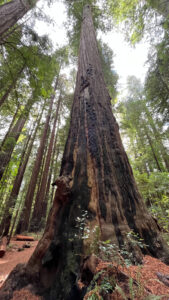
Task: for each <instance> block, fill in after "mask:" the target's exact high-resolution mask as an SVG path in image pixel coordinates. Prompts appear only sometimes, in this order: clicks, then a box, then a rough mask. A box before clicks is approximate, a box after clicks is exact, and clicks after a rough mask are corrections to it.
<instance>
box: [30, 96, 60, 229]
mask: <svg viewBox="0 0 169 300" xmlns="http://www.w3.org/2000/svg"><path fill="white" fill-rule="evenodd" d="M60 103H61V97H59V99H58V103H57V109H56V114H55V119H54V123H53V129H52V133H51V137H50V142H49V147H48V151H47V156H46V161H45V166H44V170H43V176H42V180H41V183H40V189H39V191H38V193H37V195H36V200H35V206H34V211H33V216H32V220H31V222H33V224H35V225H36V226H35V228H36V230H37V231H38V230H39V229H40V221H41V218H42V211H43V207H44V201H45V195H46V188H47V179H48V173H49V167H50V160H51V156H52V151H53V144H54V137H55V131H56V123H57V120H58V114H59V108H60ZM34 230H35V229H34Z"/></svg>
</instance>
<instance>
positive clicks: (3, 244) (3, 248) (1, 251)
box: [0, 236, 7, 257]
mask: <svg viewBox="0 0 169 300" xmlns="http://www.w3.org/2000/svg"><path fill="white" fill-rule="evenodd" d="M6 246H7V237H6V236H4V237H3V238H2V240H1V244H0V257H3V256H4V255H5V252H6Z"/></svg>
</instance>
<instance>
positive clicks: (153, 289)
mask: <svg viewBox="0 0 169 300" xmlns="http://www.w3.org/2000/svg"><path fill="white" fill-rule="evenodd" d="M37 243H38V241H32V242H24V241H16V240H14V239H13V240H11V243H10V245H9V247H8V248H7V251H6V253H5V255H4V257H3V258H0V287H1V286H2V284H3V282H4V281H5V279H6V278H7V276H8V275H9V273H10V272H11V271H12V269H13V268H14V267H15V266H16V265H17V264H19V263H25V262H27V261H28V259H29V258H30V256H31V254H32V253H33V251H34V249H35V247H36V245H37ZM25 245H29V246H30V248H24V247H25ZM99 261H100V262H99V264H98V265H97V267H96V270H95V274H97V273H99V272H100V274H102V275H103V277H104V281H105V278H108V277H109V275H112V274H113V272H114V270H115V272H117V270H118V272H120V274H124V275H126V276H127V278H130V279H131V278H132V281H131V280H130V283H129V282H128V279H127V282H125V280H122V281H121V280H119V281H117V282H116V284H117V286H118V288H117V289H116V290H115V291H114V292H113V293H112V294H109V295H110V296H109V297H108V298H107V297H106V298H105V299H110V300H123V299H137V300H143V299H146V300H147V299H151V300H155V299H162V300H169V280H168V278H169V266H167V265H165V264H164V263H162V262H161V261H160V260H159V259H155V258H153V257H150V256H145V257H144V260H143V264H142V265H141V266H130V267H126V266H122V265H117V264H116V263H114V262H104V261H102V260H99ZM159 274H161V276H164V277H166V276H167V281H166V282H167V285H168V286H167V285H166V283H165V284H164V283H163V282H161V280H159V278H158V276H157V275H159ZM101 277H102V276H101ZM99 280H100V281H101V280H102V278H100V279H98V281H97V286H98V287H99ZM121 289H122V290H123V291H124V295H122V292H121ZM93 291H94V290H92V291H91V292H89V293H88V295H86V296H85V298H84V299H85V300H86V299H88V296H90V294H91V295H92V294H93ZM153 295H154V296H153ZM157 295H158V296H161V297H159V298H158V297H157ZM147 296H148V298H147ZM23 299H27V300H38V299H41V298H40V297H38V296H35V295H32V294H30V292H29V291H28V290H26V289H22V290H21V291H16V292H15V293H14V297H13V300H23ZM98 299H101V298H100V297H99V298H98ZM103 299H104V298H103Z"/></svg>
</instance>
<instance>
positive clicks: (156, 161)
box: [144, 126, 162, 172]
mask: <svg viewBox="0 0 169 300" xmlns="http://www.w3.org/2000/svg"><path fill="white" fill-rule="evenodd" d="M144 130H145V134H146V136H147V140H148V142H149V145H150V148H151V151H152V154H153V157H154V160H155V163H156V166H157V169H158V170H159V171H160V172H162V168H161V165H160V163H159V161H158V157H157V155H156V152H155V149H154V146H153V142H152V140H151V137H150V135H149V133H148V130H147V129H146V127H145V126H144Z"/></svg>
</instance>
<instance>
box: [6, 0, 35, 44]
mask: <svg viewBox="0 0 169 300" xmlns="http://www.w3.org/2000/svg"><path fill="white" fill-rule="evenodd" d="M36 2H37V0H33V1H32V0H31V1H28V0H12V1H10V2H7V3H5V4H3V5H1V6H0V38H1V37H2V36H3V34H4V33H5V32H7V31H8V29H10V28H11V27H12V26H14V25H15V24H16V23H17V21H18V20H19V19H21V18H22V17H23V16H24V15H25V14H26V13H27V12H28V11H29V10H30V9H31V8H33V7H34V5H35V4H36Z"/></svg>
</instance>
